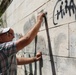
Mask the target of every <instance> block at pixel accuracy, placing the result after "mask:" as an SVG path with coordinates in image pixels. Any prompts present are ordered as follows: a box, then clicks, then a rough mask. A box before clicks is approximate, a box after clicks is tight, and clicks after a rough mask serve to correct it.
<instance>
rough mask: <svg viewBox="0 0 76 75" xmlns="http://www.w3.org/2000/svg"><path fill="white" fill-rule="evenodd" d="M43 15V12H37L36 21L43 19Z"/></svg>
mask: <svg viewBox="0 0 76 75" xmlns="http://www.w3.org/2000/svg"><path fill="white" fill-rule="evenodd" d="M44 15H45V13H39V14H38V16H37V21H41V22H42V21H43V16H44Z"/></svg>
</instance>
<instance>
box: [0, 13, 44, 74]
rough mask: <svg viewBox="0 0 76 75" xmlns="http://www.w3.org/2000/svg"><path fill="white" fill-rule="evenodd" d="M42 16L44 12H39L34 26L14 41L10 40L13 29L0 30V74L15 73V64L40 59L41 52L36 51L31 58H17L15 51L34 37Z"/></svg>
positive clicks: (12, 35)
mask: <svg viewBox="0 0 76 75" xmlns="http://www.w3.org/2000/svg"><path fill="white" fill-rule="evenodd" d="M43 16H44V13H41V14H40V15H39V16H38V18H37V22H36V24H35V25H34V27H33V28H32V29H31V30H30V31H29V32H28V33H27V34H26V35H24V36H23V37H21V38H20V39H19V40H17V41H16V42H14V41H12V40H13V38H14V31H13V29H11V28H3V29H1V30H0V75H17V65H24V64H29V63H32V62H35V61H38V60H40V59H41V57H42V53H41V52H38V53H37V54H36V56H35V57H32V58H25V57H21V58H18V57H16V53H17V52H18V51H19V50H21V49H22V48H24V47H25V46H27V45H28V44H30V43H31V41H32V40H33V39H34V38H35V36H36V34H37V32H38V30H39V28H40V26H41V23H42V20H43Z"/></svg>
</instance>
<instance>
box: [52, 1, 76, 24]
mask: <svg viewBox="0 0 76 75" xmlns="http://www.w3.org/2000/svg"><path fill="white" fill-rule="evenodd" d="M59 5H60V6H59ZM57 6H59V9H56V7H57ZM66 14H69V16H70V17H71V16H72V14H74V15H75V20H76V5H75V2H74V0H70V1H69V0H58V1H57V2H56V5H55V7H54V11H53V24H54V25H57V24H58V22H56V21H57V20H59V19H60V18H62V19H63V18H64V17H65V16H66ZM54 16H56V17H54Z"/></svg>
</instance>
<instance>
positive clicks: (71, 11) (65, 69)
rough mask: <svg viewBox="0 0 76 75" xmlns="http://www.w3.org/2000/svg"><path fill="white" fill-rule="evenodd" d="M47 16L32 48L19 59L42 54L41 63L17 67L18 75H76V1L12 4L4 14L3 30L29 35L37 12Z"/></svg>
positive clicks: (19, 1) (17, 0) (31, 0)
mask: <svg viewBox="0 0 76 75" xmlns="http://www.w3.org/2000/svg"><path fill="white" fill-rule="evenodd" d="M41 10H44V11H46V12H47V22H48V29H46V26H45V21H44V22H43V23H42V26H41V28H40V30H39V33H38V34H37V37H36V38H35V39H34V40H33V41H32V43H31V44H30V45H28V46H27V47H25V48H24V49H23V50H22V51H20V52H19V53H18V54H17V56H19V57H32V56H34V55H35V53H36V52H38V51H42V54H43V55H42V58H43V59H42V60H41V61H40V62H37V63H32V64H28V65H23V66H18V75H76V0H13V2H12V4H11V5H10V6H9V7H8V9H7V10H6V12H5V13H4V14H3V16H2V17H3V21H4V26H8V27H12V28H13V29H14V30H15V32H16V39H18V38H19V37H20V35H18V33H22V34H26V33H27V32H28V31H29V30H30V28H31V27H32V26H34V24H35V22H36V17H37V14H38V12H40V11H41Z"/></svg>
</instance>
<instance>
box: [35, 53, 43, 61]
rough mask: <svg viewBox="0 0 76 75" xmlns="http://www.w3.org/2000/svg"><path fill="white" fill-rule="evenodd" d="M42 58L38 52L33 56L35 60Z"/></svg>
mask: <svg viewBox="0 0 76 75" xmlns="http://www.w3.org/2000/svg"><path fill="white" fill-rule="evenodd" d="M41 58H42V53H41V52H38V53H37V54H36V56H35V61H39V60H40V59H41Z"/></svg>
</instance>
